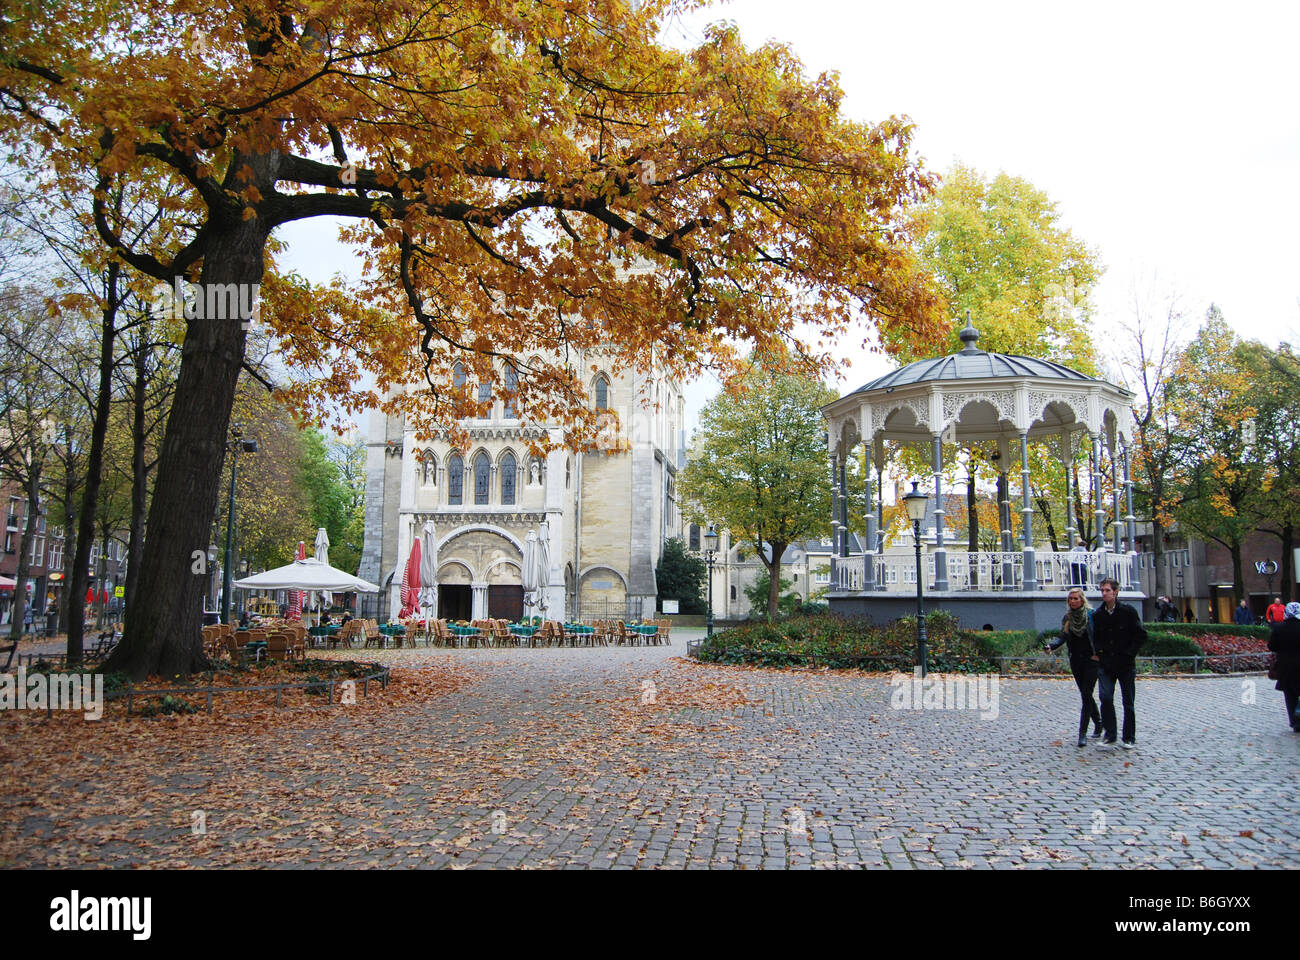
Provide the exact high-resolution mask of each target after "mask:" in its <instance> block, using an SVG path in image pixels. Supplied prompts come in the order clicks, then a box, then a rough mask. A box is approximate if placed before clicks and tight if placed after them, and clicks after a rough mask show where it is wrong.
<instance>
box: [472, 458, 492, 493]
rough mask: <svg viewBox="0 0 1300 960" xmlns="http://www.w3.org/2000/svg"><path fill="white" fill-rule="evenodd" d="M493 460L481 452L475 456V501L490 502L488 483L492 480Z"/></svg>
mask: <svg viewBox="0 0 1300 960" xmlns="http://www.w3.org/2000/svg"><path fill="white" fill-rule="evenodd" d="M491 476H492V462H491V461H490V460H488V455H487V454H486V453H483V452H482V451H480V452H479V455H478V456H477V457H475V458H474V503H475V504H476V505H480V506H481V505H483V504H486V503H487V502H488V493H489V492H490V491H489V489H488V485H489V483H490V482H491Z"/></svg>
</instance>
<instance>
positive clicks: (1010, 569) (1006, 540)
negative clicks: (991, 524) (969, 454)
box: [998, 440, 1016, 590]
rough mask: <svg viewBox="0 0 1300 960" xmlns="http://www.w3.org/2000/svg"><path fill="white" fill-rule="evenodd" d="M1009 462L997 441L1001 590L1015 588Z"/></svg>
mask: <svg viewBox="0 0 1300 960" xmlns="http://www.w3.org/2000/svg"><path fill="white" fill-rule="evenodd" d="M1010 462H1011V449H1010V447H1009V445H1008V444H1007V442H1006V441H1005V440H999V441H998V533H999V534H1000V535H1001V547H1002V589H1003V590H1014V589H1015V588H1016V567H1015V564H1014V563H1011V561H1010V557H1011V550H1012V545H1011V477H1010V476H1009V475H1008V473H1007V470H1006V466H1007V464H1008V463H1010Z"/></svg>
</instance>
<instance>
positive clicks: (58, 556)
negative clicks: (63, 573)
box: [49, 540, 63, 571]
mask: <svg viewBox="0 0 1300 960" xmlns="http://www.w3.org/2000/svg"><path fill="white" fill-rule="evenodd" d="M49 569H50V570H51V571H56V570H62V569H63V541H62V540H51V541H50V565H49Z"/></svg>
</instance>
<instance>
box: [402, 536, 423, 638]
mask: <svg viewBox="0 0 1300 960" xmlns="http://www.w3.org/2000/svg"><path fill="white" fill-rule="evenodd" d="M419 605H420V540H419V538H418V537H417V538H416V540H415V542H414V543H412V544H411V555H410V556H409V557H407V558H406V567H405V569H403V570H402V612H401V613H400V614H398V616H399V617H401V618H402V619H403V620H405V619H406V618H407V617H409V616H411V615H412V614H414V613H415V610H416V608H417V607H418V606H419Z"/></svg>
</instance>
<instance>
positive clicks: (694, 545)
mask: <svg viewBox="0 0 1300 960" xmlns="http://www.w3.org/2000/svg"><path fill="white" fill-rule="evenodd" d="M690 536H691V540H690V544H691V549H692V550H694V551H695V552H696V553H699V552H700V525H699V524H698V523H692V524H691V534H690Z"/></svg>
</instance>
